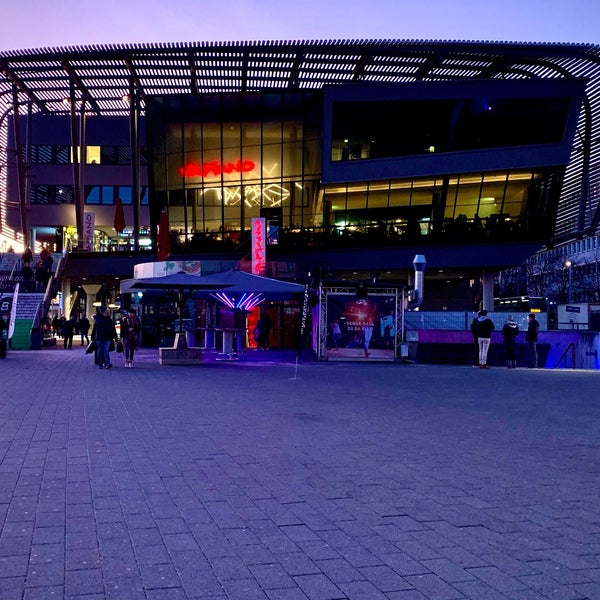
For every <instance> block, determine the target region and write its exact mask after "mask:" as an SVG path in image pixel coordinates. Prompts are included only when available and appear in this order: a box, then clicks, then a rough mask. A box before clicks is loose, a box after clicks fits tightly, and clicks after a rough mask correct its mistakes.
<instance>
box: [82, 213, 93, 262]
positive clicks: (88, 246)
mask: <svg viewBox="0 0 600 600" xmlns="http://www.w3.org/2000/svg"><path fill="white" fill-rule="evenodd" d="M94 221H95V214H94V213H93V212H86V213H83V249H84V250H87V251H88V252H91V251H92V250H93V249H94Z"/></svg>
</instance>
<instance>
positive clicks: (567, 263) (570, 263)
mask: <svg viewBox="0 0 600 600" xmlns="http://www.w3.org/2000/svg"><path fill="white" fill-rule="evenodd" d="M572 266H573V263H572V262H571V261H570V260H565V267H567V273H568V277H569V279H568V280H567V302H568V303H569V304H570V303H571V270H572V269H571V268H572Z"/></svg>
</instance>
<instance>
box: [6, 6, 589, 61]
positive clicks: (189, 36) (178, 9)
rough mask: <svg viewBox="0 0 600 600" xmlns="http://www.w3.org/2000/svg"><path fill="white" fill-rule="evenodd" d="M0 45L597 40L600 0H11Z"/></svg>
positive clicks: (10, 46)
mask: <svg viewBox="0 0 600 600" xmlns="http://www.w3.org/2000/svg"><path fill="white" fill-rule="evenodd" d="M2 4H3V6H2V11H1V16H0V50H18V49H25V48H47V47H60V46H73V45H90V44H104V43H108V44H111V43H118V44H130V43H153V42H195V41H244V40H256V41H260V40H322V39H428V40H480V41H509V42H520V41H522V42H585V43H592V44H598V43H600V0H560V1H559V0H502V1H499V0H485V1H484V0H477V1H476V0H459V1H456V0H454V1H453V0H369V1H364V0H361V1H360V2H359V1H358V0H225V1H223V0H220V1H216V2H215V1H214V0H212V1H207V0H196V1H194V0H188V1H187V2H184V1H183V0H143V1H142V0H100V2H98V1H97V0H96V1H91V0H77V1H76V0H60V1H58V2H49V1H48V0H18V1H14V0H12V1H8V0H5V1H4V2H3V3H2Z"/></svg>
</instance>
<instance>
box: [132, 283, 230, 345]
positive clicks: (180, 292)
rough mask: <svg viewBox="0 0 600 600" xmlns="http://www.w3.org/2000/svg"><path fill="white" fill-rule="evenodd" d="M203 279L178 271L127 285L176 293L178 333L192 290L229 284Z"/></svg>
mask: <svg viewBox="0 0 600 600" xmlns="http://www.w3.org/2000/svg"><path fill="white" fill-rule="evenodd" d="M203 280H204V278H203V277H200V276H199V275H190V274H189V273H183V272H179V273H174V274H173V275H163V276H158V277H145V278H142V279H137V280H136V281H135V283H132V284H131V285H130V286H129V287H130V288H135V289H137V290H162V291H165V292H167V293H171V294H174V295H176V296H177V306H178V308H179V333H183V325H182V324H183V307H184V306H185V303H186V302H187V301H188V299H189V298H191V297H192V295H193V294H194V292H197V291H198V290H213V291H214V290H221V289H223V288H227V287H229V286H231V284H230V283H227V282H226V281H218V280H211V281H210V282H205V281H203Z"/></svg>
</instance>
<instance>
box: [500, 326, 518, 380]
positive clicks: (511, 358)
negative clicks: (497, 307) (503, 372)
mask: <svg viewBox="0 0 600 600" xmlns="http://www.w3.org/2000/svg"><path fill="white" fill-rule="evenodd" d="M518 333H519V326H518V325H517V322H516V321H514V320H513V318H512V315H508V317H507V319H506V323H504V326H503V327H502V337H503V338H504V351H505V352H506V361H507V363H508V368H509V369H516V368H517V360H516V358H515V346H516V340H517V334H518Z"/></svg>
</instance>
